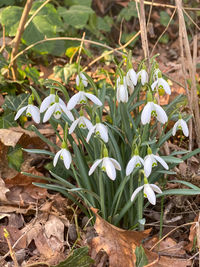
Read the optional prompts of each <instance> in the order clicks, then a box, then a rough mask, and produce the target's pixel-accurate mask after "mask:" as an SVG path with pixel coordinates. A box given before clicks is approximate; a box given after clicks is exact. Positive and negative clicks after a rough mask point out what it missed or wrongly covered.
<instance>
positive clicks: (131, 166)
mask: <svg viewBox="0 0 200 267" xmlns="http://www.w3.org/2000/svg"><path fill="white" fill-rule="evenodd" d="M136 161H137V158H136V156H133V157H132V158H131V159H130V160H129V162H128V164H127V166H126V176H128V175H129V174H131V173H132V171H133V170H134V168H135V165H136Z"/></svg>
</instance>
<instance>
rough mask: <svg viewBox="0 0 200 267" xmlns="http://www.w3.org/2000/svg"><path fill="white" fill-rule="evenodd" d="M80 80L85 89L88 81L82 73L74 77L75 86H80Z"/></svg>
mask: <svg viewBox="0 0 200 267" xmlns="http://www.w3.org/2000/svg"><path fill="white" fill-rule="evenodd" d="M80 79H81V81H82V83H83V85H84V86H85V87H87V85H88V80H87V78H86V77H85V75H84V74H83V73H82V72H80V74H79V75H77V76H76V85H77V86H79V84H80Z"/></svg>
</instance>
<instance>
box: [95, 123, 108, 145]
mask: <svg viewBox="0 0 200 267" xmlns="http://www.w3.org/2000/svg"><path fill="white" fill-rule="evenodd" d="M97 132H99V134H100V137H101V139H102V140H103V141H104V142H105V143H107V142H108V129H107V127H106V126H105V125H103V124H102V123H97V126H96V133H97Z"/></svg>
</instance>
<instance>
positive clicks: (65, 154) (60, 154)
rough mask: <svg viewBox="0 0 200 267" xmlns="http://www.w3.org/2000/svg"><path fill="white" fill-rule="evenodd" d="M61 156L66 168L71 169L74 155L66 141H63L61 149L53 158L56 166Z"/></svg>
mask: <svg viewBox="0 0 200 267" xmlns="http://www.w3.org/2000/svg"><path fill="white" fill-rule="evenodd" d="M59 158H60V159H62V160H63V162H64V165H65V168H66V169H69V167H70V164H71V162H72V156H71V154H70V152H69V150H68V149H67V144H66V143H65V142H63V143H62V148H61V150H59V151H58V152H57V153H56V155H55V157H54V159H53V166H54V167H55V166H56V164H57V162H58V159H59Z"/></svg>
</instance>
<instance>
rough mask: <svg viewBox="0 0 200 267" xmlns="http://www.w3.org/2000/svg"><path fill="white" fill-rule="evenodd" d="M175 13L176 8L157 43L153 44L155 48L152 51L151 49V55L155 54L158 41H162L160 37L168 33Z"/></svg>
mask: <svg viewBox="0 0 200 267" xmlns="http://www.w3.org/2000/svg"><path fill="white" fill-rule="evenodd" d="M175 14H176V8H175V9H174V11H173V13H172V15H171V17H170V20H169V22H168V23H167V26H166V28H165V29H164V31H163V32H162V33H161V35H160V36H159V37H158V39H157V41H156V43H155V45H154V46H153V49H152V51H151V56H152V55H153V52H154V50H155V48H156V46H157V44H158V42H159V41H160V38H161V37H162V36H163V35H164V34H165V33H166V31H167V30H168V28H169V25H170V23H171V21H172V19H173V17H174V15H175Z"/></svg>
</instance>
